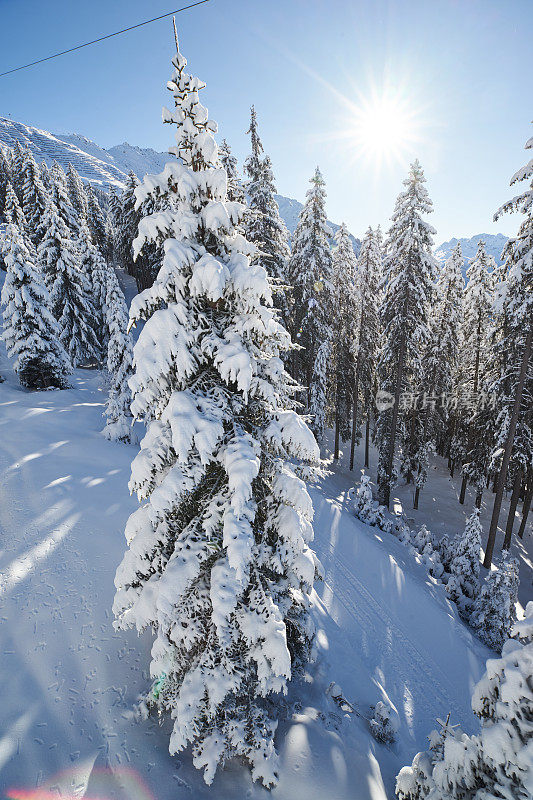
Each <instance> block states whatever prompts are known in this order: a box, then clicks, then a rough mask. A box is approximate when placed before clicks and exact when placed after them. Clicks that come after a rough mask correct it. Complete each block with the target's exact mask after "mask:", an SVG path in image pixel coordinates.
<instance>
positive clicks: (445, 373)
mask: <svg viewBox="0 0 533 800" xmlns="http://www.w3.org/2000/svg"><path fill="white" fill-rule="evenodd" d="M462 266H463V253H462V249H461V243H460V242H457V244H456V245H455V247H454V249H453V251H452V253H451V255H450V257H449V258H448V259H447V260H446V261H445V262H444V264H443V265H442V267H441V269H440V270H439V273H438V278H437V286H436V292H435V294H436V307H435V309H434V313H433V318H432V320H431V323H430V345H429V349H428V353H427V356H426V364H425V370H426V376H427V391H428V392H429V393H431V394H432V395H433V397H434V398H437V399H436V401H435V402H434V403H433V402H432V403H428V404H427V406H426V409H425V413H426V415H427V420H426V424H427V425H428V431H429V434H430V438H431V440H432V441H433V444H434V446H435V449H436V450H437V451H438V452H439V453H440V454H441V455H444V454H445V453H446V454H447V455H448V452H449V446H450V438H451V434H452V433H453V430H454V427H455V425H456V422H457V416H458V414H457V413H456V412H455V410H454V408H453V403H452V400H453V398H452V392H453V386H454V379H455V376H456V374H457V366H458V360H459V343H460V339H459V337H460V334H461V330H462V297H463V290H464V279H463V274H462Z"/></svg>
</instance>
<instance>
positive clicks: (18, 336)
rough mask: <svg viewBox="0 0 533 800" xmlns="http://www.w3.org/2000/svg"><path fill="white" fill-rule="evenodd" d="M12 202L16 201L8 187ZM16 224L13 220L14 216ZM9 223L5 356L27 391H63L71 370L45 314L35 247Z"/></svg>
mask: <svg viewBox="0 0 533 800" xmlns="http://www.w3.org/2000/svg"><path fill="white" fill-rule="evenodd" d="M8 194H12V195H13V198H11V202H12V203H16V202H17V200H16V197H15V193H14V191H13V189H12V188H11V185H8ZM13 220H14V218H13ZM13 220H12V221H10V222H9V224H8V228H7V240H8V242H9V246H8V250H7V253H6V254H5V262H6V269H7V274H6V277H5V281H4V285H3V287H2V296H1V303H2V307H3V334H2V338H3V339H4V341H5V343H6V350H7V354H8V356H9V358H10V359H12V360H13V369H14V370H15V372H16V373H17V375H18V377H19V380H20V382H21V384H22V385H23V386H25V387H26V388H28V389H48V388H51V387H55V388H59V389H62V388H65V387H66V386H67V379H66V376H67V375H68V374H69V373H70V372H71V371H72V370H71V367H70V364H69V363H68V358H67V354H66V353H65V351H64V349H63V347H62V346H61V344H60V342H59V330H58V326H57V323H56V321H55V319H54V318H53V317H52V315H51V314H50V312H49V310H48V305H49V298H48V292H47V290H46V287H45V286H44V284H43V282H42V279H41V276H40V274H39V270H38V269H37V268H36V266H35V262H34V248H33V245H32V244H31V241H30V239H29V238H27V234H26V232H25V229H24V227H23V226H22V227H19V226H18V224H17V223H16V222H15V221H13Z"/></svg>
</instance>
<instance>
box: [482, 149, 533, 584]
mask: <svg viewBox="0 0 533 800" xmlns="http://www.w3.org/2000/svg"><path fill="white" fill-rule="evenodd" d="M526 149H527V150H531V149H533V137H532V138H531V139H529V140H528V141H527V142H526ZM524 180H526V181H528V182H529V187H528V188H527V189H526V191H525V192H523V193H522V194H519V195H517V196H516V197H514V198H513V199H512V200H510V201H509V202H508V203H505V204H504V205H503V206H502V207H501V208H500V209H499V211H498V212H497V213H496V215H495V219H499V217H500V216H501V215H502V214H504V213H507V212H513V211H518V212H520V213H521V214H523V215H524V219H523V221H522V223H521V225H520V228H519V231H518V235H517V237H516V238H515V239H511V240H510V241H509V243H508V245H507V248H506V250H505V262H506V265H507V281H506V288H505V292H504V297H503V302H504V305H505V313H506V317H507V320H508V323H507V325H506V330H505V332H504V333H502V336H501V339H502V342H501V346H502V348H504V349H506V350H507V353H508V355H507V358H506V359H501V361H502V363H503V365H504V369H503V370H502V375H501V378H500V379H498V382H497V383H496V385H495V386H494V389H493V390H494V391H496V392H501V394H502V397H501V398H500V409H501V413H500V417H499V420H498V423H499V424H498V425H497V432H496V439H497V441H498V442H499V443H500V445H501V446H503V454H502V459H501V466H500V471H499V475H498V481H497V486H496V495H495V498H494V507H493V511H492V517H491V523H490V529H489V535H488V540H487V547H486V550H485V561H484V566H486V567H487V568H489V567H490V564H491V561H492V554H493V552H494V543H495V541H496V531H497V529H498V520H499V516H500V510H501V504H502V499H503V492H504V489H505V485H506V481H507V471H508V469H509V464H510V462H511V457H512V453H513V448H515V449H516V451H517V454H518V453H520V454H523V455H525V456H526V457H529V458H530V456H528V455H527V454H528V453H531V430H532V429H533V418H532V417H533V375H532V373H531V345H532V339H533V291H532V287H533V159H532V160H530V161H529V162H528V163H527V164H526V165H525V166H524V167H522V169H520V170H518V172H517V173H516V174H515V175H514V176H513V177H512V179H511V184H514V183H518V182H520V181H524ZM517 432H518V434H519V437H520V439H519V441H517ZM531 464H532V462H531V460H530V461H529V464H528V479H529V489H528V494H526V500H525V503H524V511H525V512H526V511H527V513H529V504H530V503H531V491H532V485H531V484H532V482H533V475H532V467H531ZM528 496H529V504H527V502H528ZM526 516H527V514H526ZM522 525H523V527H524V528H525V523H524V521H522ZM509 538H510V536H509Z"/></svg>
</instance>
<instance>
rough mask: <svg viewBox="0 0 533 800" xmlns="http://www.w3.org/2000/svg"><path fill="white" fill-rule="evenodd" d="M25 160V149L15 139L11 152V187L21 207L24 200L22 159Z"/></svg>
mask: <svg viewBox="0 0 533 800" xmlns="http://www.w3.org/2000/svg"><path fill="white" fill-rule="evenodd" d="M25 158H26V148H25V147H23V146H22V145H21V143H20V141H19V140H18V139H17V140H16V142H15V144H14V145H13V148H12V150H11V186H12V188H13V191H14V192H15V194H16V195H17V200H18V201H19V203H20V205H21V207H22V203H23V200H24V176H23V169H24V159H25Z"/></svg>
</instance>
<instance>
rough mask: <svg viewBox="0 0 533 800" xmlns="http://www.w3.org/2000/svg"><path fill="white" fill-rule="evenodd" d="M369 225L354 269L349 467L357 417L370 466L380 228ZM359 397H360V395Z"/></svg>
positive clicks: (379, 266) (378, 333) (377, 327)
mask: <svg viewBox="0 0 533 800" xmlns="http://www.w3.org/2000/svg"><path fill="white" fill-rule="evenodd" d="M378 231H379V228H378V230H377V231H373V230H372V228H369V229H368V230H367V232H366V233H365V236H364V239H363V241H362V243H361V250H360V252H359V257H358V259H357V266H356V271H355V302H356V305H357V326H356V328H355V330H354V332H353V339H352V352H353V357H354V361H355V367H354V372H355V378H354V386H353V396H352V437H351V446H350V469H353V466H354V455H355V444H356V441H357V438H358V437H357V429H358V425H359V420H360V418H361V417H362V416H363V414H360V408H362V409H363V413H364V417H365V418H366V437H365V467H367V468H368V466H369V451H370V416H371V413H372V407H373V403H374V396H375V393H376V368H377V359H378V354H379V347H380V320H379V313H380V305H381V273H382V268H383V264H382V261H383V258H382V253H381V231H379V235H378ZM360 398H361V399H360Z"/></svg>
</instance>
